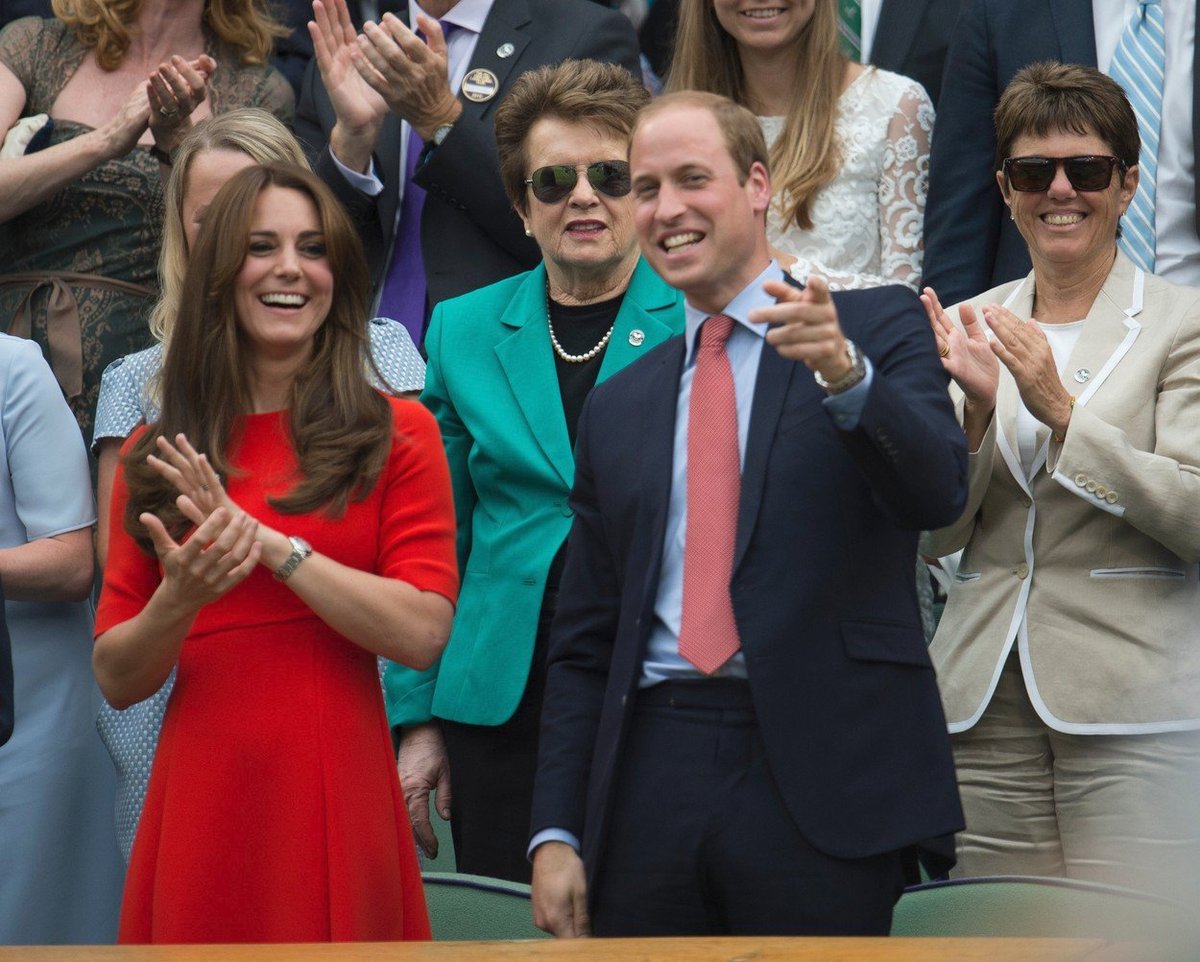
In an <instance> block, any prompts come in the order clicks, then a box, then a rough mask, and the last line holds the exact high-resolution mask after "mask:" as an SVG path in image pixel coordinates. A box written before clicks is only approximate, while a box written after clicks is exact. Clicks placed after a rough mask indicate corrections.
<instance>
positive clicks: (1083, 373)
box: [1075, 367, 1092, 384]
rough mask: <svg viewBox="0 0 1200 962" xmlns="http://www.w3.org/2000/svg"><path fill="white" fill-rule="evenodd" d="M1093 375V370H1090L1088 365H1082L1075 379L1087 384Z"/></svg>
mask: <svg viewBox="0 0 1200 962" xmlns="http://www.w3.org/2000/svg"><path fill="white" fill-rule="evenodd" d="M1091 376H1092V372H1091V371H1089V370H1088V369H1087V368H1086V367H1081V368H1080V369H1079V370H1078V371H1076V372H1075V380H1076V381H1078V382H1079V383H1080V384H1086V383H1087V382H1088V380H1090V379H1091Z"/></svg>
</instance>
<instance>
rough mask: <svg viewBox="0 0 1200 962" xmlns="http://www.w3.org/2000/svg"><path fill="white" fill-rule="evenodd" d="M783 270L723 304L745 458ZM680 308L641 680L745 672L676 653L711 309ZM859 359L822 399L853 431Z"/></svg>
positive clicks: (549, 837) (737, 664) (561, 832)
mask: <svg viewBox="0 0 1200 962" xmlns="http://www.w3.org/2000/svg"><path fill="white" fill-rule="evenodd" d="M783 276H784V272H783V270H782V269H781V268H780V267H779V266H778V265H777V264H776V263H774V261H772V262H771V264H769V265H768V267H767V269H766V270H764V271H763V272H762V273H761V274H759V275H758V277H756V278H755V279H754V280H753V281H751V282H750V283H749V284H748V285H746V287H744V288H743V289H742V290H741V291H740V292H739V293H738V295H737V296H736V297H734V299H733V300H732V301H730V302H729V303H728V304H727V305H726V306H725V309H724V310H723V311H721V313H722V314H726V315H728V316H729V317H732V318H733V319H734V321H735V322H736V323H735V324H734V326H733V330H732V331H731V332H730V334H729V340H728V341H726V342H725V353H726V354H727V355H728V356H729V365H730V367H731V368H732V369H733V390H734V396H735V398H736V401H737V420H738V454H739V456H740V458H741V462H742V464H743V465H744V464H745V462H746V438H747V436H748V434H749V430H750V414H751V410H752V408H753V406H754V388H755V386H756V385H757V384H758V362H759V359H760V358H761V357H762V352H763V345H764V343H765V341H764V338H765V336H766V333H767V329H768V325H766V324H754V323H751V321H750V320H749V315H750V312H751V311H752V310H754V308H756V307H769V306H771V305H773V304H774V303H775V298H773V297H771V296H770V295H769V294H767V293H766V292H765V291H764V290H763V284H764V283H766V282H767V281H769V280H779V279H782V278H783ZM684 310H685V327H684V332H683V336H684V339H685V344H686V348H685V350H686V353H685V357H684V365H683V374H682V375H681V376H680V378H679V398H678V400H677V401H676V403H675V441H674V448H673V451H674V454H673V461H672V468H671V495H670V499H669V501H668V503H667V530H666V535H665V540H664V542H663V560H662V571H661V573H660V576H659V581H658V594H657V596H656V597H655V600H654V626H653V628H651V631H650V640H649V642H648V645H647V648H646V658H645V661H644V662H643V665H642V678H641V682H640V685H641V687H642V688H648V687H649V686H651V685H656V684H658V683H659V682H663V681H668V680H670V681H688V680H697V681H698V680H700V679H703V678H745V677H746V660H745V658H744V657H743V656H742V654H741V652H738V653H737V654H735V655H734V656H733V657H732V658H730V659H729V661H727V662H725V664H724V665H722V666H721V667H720V668H718V669H717V670H716V671H715V672H713V673H712V674H711V675H705V674H703V673H702V672H701V671H700V670H699V669H697V668H696V666H695V665H693V664H692V663H691V662H689V661H687V660H686V659H684V658H682V657H681V656H680V654H679V622H680V617H681V614H682V604H683V551H684V543H685V538H684V535H685V532H686V529H687V431H688V405H689V404H690V403H691V398H692V377H693V375H694V373H695V367H696V343H697V340H698V336H699V333H700V326H701V325H702V324H703V323H704V322H705V321H706V320H707V319H708V318H709V317H710V316H711V315H709V314H707V313H705V312H703V311H699V310H697V309H696V308H694V307H693V306H692V305H691V304H686V303H685V305H684ZM863 360H864V361H865V363H866V370H867V373H866V377H864V378H863V379H862V381H860V382H859V383H858V384H856V385H855V386H854V387H852V388H850V389H849V390H848V391H843V392H842V393H841V394H834V395H831V396H829V397H827V398H826V399H825V400H824V401H823V402H822V403H823V404H824V405H825V408H826V410H828V411H829V414H830V416H831V417H832V418H833V422H834V424H835V425H836V426H837V427H838V428H839V429H841V430H843V431H853V430H854V429H855V428H856V427H858V422H859V418H860V417H861V416H862V411H863V407H864V406H865V405H866V403H867V397H868V394H869V392H870V389H871V382H872V380H873V379H874V370H873V368H872V367H871V361H870V359H868V358H867V357H866V356H865V355H864V357H863ZM543 842H566V843H567V844H568V845H570V846H572V847H573V848H574V849H575V851H577V852H578V851H579V850H580V845H579V839H578V838H576V837H575V835H574V834H573V833H572V832H568V831H566V830H565V829H561V828H547V829H543V830H542V831H540V832H538V833H537V834H536V835H535V836H534V837H533V839H532V840H531V841H530V843H529V856H530V857H531V858H532V857H533V852H534V850H535V849H536V848H537V847H538V846H539V845H541V844H542V843H543Z"/></svg>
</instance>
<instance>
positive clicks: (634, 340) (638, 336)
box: [629, 328, 646, 347]
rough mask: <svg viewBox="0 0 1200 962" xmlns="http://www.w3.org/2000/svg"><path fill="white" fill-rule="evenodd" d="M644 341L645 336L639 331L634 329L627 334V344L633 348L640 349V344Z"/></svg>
mask: <svg viewBox="0 0 1200 962" xmlns="http://www.w3.org/2000/svg"><path fill="white" fill-rule="evenodd" d="M645 340H646V335H645V334H643V333H642V332H641V331H639V330H638V329H637V328H634V329H633V330H632V331H630V332H629V343H630V344H632V345H633V346H634V347H641V346H642V343H643V342H644V341H645Z"/></svg>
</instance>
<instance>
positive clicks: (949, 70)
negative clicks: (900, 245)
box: [925, 0, 1200, 304]
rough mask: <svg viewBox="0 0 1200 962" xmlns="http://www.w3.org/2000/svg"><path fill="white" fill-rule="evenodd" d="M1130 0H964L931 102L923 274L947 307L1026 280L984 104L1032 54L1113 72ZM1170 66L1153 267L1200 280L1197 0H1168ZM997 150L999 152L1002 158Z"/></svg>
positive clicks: (992, 103)
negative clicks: (934, 110)
mask: <svg viewBox="0 0 1200 962" xmlns="http://www.w3.org/2000/svg"><path fill="white" fill-rule="evenodd" d="M1133 8H1134V5H1133V4H1132V3H1131V2H1126V0H967V2H966V3H964V4H963V9H962V13H961V15H960V16H959V19H958V24H957V26H956V27H955V30H954V36H953V38H952V40H951V42H950V51H949V55H948V57H947V60H946V77H945V79H946V86H945V89H944V90H943V93H942V97H941V100H940V101H938V116H937V124H936V127H935V130H934V136H933V152H932V156H931V157H930V161H929V199H928V202H927V204H926V207H925V283H926V284H928V285H929V286H930V287H932V288H933V289H934V290H935V291H937V294H938V297H939V298H940V299H941V301H942V303H943V304H953V303H956V302H958V301H962V300H966V299H967V298H970V297H974V296H975V295H976V294H979V293H981V292H982V291H986V290H990V289H991V288H993V287H995V286H997V285H998V284H1003V283H1004V282H1006V281H1011V280H1016V279H1017V278H1018V277H1024V276H1025V275H1026V274H1028V273H1029V271H1030V269H1031V265H1030V261H1029V251H1028V249H1027V247H1026V245H1025V241H1024V240H1023V239H1022V237H1021V235H1020V234H1019V233H1018V232H1017V228H1016V225H1015V224H1014V223H1013V222H1012V220H1011V219H1010V218H1009V216H1008V211H1007V209H1006V208H1005V206H1004V203H1003V200H1002V199H1001V197H1000V191H999V190H998V189H997V188H996V174H995V171H996V163H997V158H996V157H995V153H996V134H995V129H994V127H993V125H992V113H993V112H994V111H995V109H996V104H998V103H999V102H1000V95H1001V94H1002V93H1003V92H1004V88H1005V87H1007V86H1008V83H1009V81H1010V80H1012V78H1013V77H1014V76H1015V75H1016V73H1017V71H1018V70H1020V69H1021V68H1023V67H1027V66H1029V64H1031V63H1037V62H1038V61H1040V60H1057V61H1059V62H1061V63H1078V64H1083V65H1084V66H1087V67H1099V69H1101V70H1103V71H1105V72H1106V73H1107V72H1108V70H1109V65H1110V63H1111V61H1112V57H1113V51H1114V50H1115V49H1116V46H1117V43H1118V40H1119V37H1120V34H1121V31H1122V30H1123V28H1124V25H1125V23H1126V22H1127V21H1128V20H1129V18H1130V15H1131V12H1132V10H1133ZM1163 12H1164V14H1165V18H1166V33H1167V37H1166V75H1165V86H1164V100H1163V115H1162V124H1163V126H1162V140H1161V142H1160V146H1159V153H1158V167H1159V169H1158V191H1157V193H1156V196H1155V215H1156V216H1155V231H1156V234H1157V242H1158V244H1157V246H1158V251H1157V257H1156V262H1155V266H1154V273H1156V274H1160V275H1162V276H1164V277H1166V278H1167V279H1168V280H1170V281H1173V282H1175V283H1176V284H1186V285H1191V286H1197V285H1200V181H1198V180H1197V179H1196V171H1197V169H1198V164H1197V160H1198V158H1197V149H1198V148H1200V71H1198V70H1196V69H1195V68H1196V67H1197V66H1198V65H1197V63H1196V46H1195V43H1194V41H1193V40H1192V38H1193V35H1194V33H1195V20H1196V4H1195V3H1194V2H1192V0H1166V2H1164V3H1163ZM1001 159H1002V158H1001Z"/></svg>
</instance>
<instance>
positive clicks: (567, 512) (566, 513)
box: [558, 501, 575, 518]
mask: <svg viewBox="0 0 1200 962" xmlns="http://www.w3.org/2000/svg"><path fill="white" fill-rule="evenodd" d="M558 510H559V511H561V512H562V516H563V517H564V518H570V517H573V516H574V514H575V512H574V511H572V510H571V506H570V505H569V504H567V502H566V501H560V502H558Z"/></svg>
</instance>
